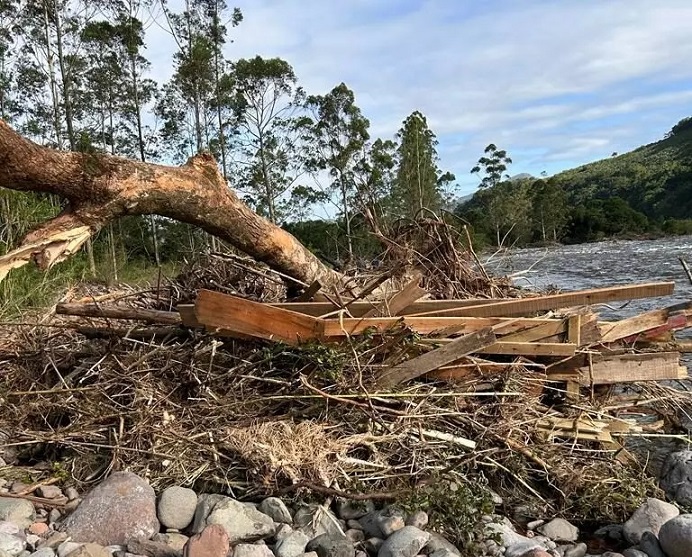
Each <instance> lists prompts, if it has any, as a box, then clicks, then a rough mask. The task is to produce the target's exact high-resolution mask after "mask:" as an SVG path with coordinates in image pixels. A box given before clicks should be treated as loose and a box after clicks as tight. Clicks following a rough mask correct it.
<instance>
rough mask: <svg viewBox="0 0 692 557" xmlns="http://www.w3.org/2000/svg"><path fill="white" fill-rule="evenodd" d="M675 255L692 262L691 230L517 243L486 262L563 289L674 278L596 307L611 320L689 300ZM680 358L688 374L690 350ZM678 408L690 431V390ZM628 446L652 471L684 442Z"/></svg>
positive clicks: (528, 284) (685, 334)
mask: <svg viewBox="0 0 692 557" xmlns="http://www.w3.org/2000/svg"><path fill="white" fill-rule="evenodd" d="M680 257H682V258H683V259H685V260H686V261H687V262H688V263H689V264H690V265H692V236H677V237H668V238H661V239H657V240H636V241H607V242H598V243H593V244H579V245H574V246H555V247H549V248H527V249H519V250H512V251H510V252H502V253H497V254H494V255H489V256H486V257H485V262H486V265H487V267H488V269H489V270H491V271H492V272H493V273H495V274H502V275H506V274H510V275H514V282H515V284H516V285H517V286H522V287H525V288H529V289H538V290H542V289H545V288H547V287H550V286H555V287H557V288H559V289H560V290H563V291H568V290H581V289H587V288H600V287H605V286H616V285H623V284H631V283H635V282H656V281H675V283H676V286H675V291H674V292H673V295H672V296H666V297H660V298H647V299H643V300H632V301H630V302H614V303H613V304H611V305H600V306H596V307H595V309H596V310H597V311H598V312H599V314H600V316H601V317H602V318H603V319H607V320H616V319H623V318H625V317H630V316H632V315H636V314H638V313H642V312H644V311H648V310H652V309H659V308H663V307H666V306H669V305H673V304H677V303H680V302H686V301H692V284H690V281H689V279H688V278H687V274H686V273H685V271H684V269H683V267H682V265H681V264H680V261H679V258H680ZM677 337H678V338H692V329H687V330H686V331H681V332H678V333H677ZM682 361H683V362H684V364H686V365H687V368H688V369H689V370H690V377H692V354H686V355H684V357H683V359H682ZM673 385H674V386H676V387H677V388H680V389H683V390H688V391H692V380H687V381H676V382H674V383H673ZM681 414H683V415H680V416H679V417H680V418H681V421H682V423H683V425H684V426H685V428H686V429H687V431H688V434H690V433H692V392H691V393H690V410H689V411H688V412H687V414H689V415H685V414H686V413H685V412H681ZM628 448H631V449H633V450H634V452H635V453H636V454H638V455H639V456H640V458H643V459H646V460H647V462H648V464H649V470H650V471H651V472H652V473H655V474H657V473H658V472H659V470H660V466H661V464H662V462H663V460H664V459H665V456H666V455H667V454H668V453H669V452H671V451H673V450H680V449H682V448H687V447H686V444H685V443H684V442H679V441H673V440H662V439H657V440H655V441H646V440H638V441H637V442H636V443H634V444H629V443H628Z"/></svg>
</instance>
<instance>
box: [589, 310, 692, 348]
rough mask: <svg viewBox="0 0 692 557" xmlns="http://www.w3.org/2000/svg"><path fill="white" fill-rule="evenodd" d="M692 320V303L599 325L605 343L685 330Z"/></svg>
mask: <svg viewBox="0 0 692 557" xmlns="http://www.w3.org/2000/svg"><path fill="white" fill-rule="evenodd" d="M691 318H692V302H685V303H682V304H676V305H674V306H670V307H667V308H663V309H657V310H654V311H649V312H646V313H642V314H641V315H635V316H634V317H629V318H627V319H622V320H620V321H615V322H610V323H608V322H602V323H599V326H600V329H601V341H602V342H604V343H609V342H616V341H618V340H624V339H628V338H630V337H633V336H635V335H639V334H642V333H646V332H651V331H655V330H659V331H661V332H664V331H663V330H662V329H665V330H666V331H671V330H676V329H684V328H685V327H687V326H688V321H689V319H691Z"/></svg>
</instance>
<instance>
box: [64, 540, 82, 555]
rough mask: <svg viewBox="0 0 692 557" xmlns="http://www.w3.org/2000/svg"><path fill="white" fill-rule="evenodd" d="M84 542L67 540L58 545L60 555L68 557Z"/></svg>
mask: <svg viewBox="0 0 692 557" xmlns="http://www.w3.org/2000/svg"><path fill="white" fill-rule="evenodd" d="M82 545H84V544H82V543H77V542H71V541H66V542H63V543H61V544H60V545H59V546H58V557H67V556H68V555H69V554H70V553H72V552H73V551H75V550H77V549H79V548H80V547H81V546H82Z"/></svg>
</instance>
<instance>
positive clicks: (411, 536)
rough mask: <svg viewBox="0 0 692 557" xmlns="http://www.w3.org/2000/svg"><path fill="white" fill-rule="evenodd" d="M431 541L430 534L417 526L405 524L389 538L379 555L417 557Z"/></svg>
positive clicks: (379, 556)
mask: <svg viewBox="0 0 692 557" xmlns="http://www.w3.org/2000/svg"><path fill="white" fill-rule="evenodd" d="M428 541H430V534H428V533H427V532H423V530H420V529H418V528H416V527H415V526H404V527H403V528H401V529H400V530H397V531H396V532H394V533H393V534H392V535H391V536H389V538H387V539H386V540H385V541H384V543H383V544H382V547H380V550H379V552H378V553H377V557H416V555H418V554H419V553H420V551H421V549H423V547H425V544H427V543H428Z"/></svg>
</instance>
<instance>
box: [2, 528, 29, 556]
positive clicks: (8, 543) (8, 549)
mask: <svg viewBox="0 0 692 557" xmlns="http://www.w3.org/2000/svg"><path fill="white" fill-rule="evenodd" d="M25 546H26V544H25V542H24V540H23V539H21V538H19V537H18V536H15V535H12V534H5V533H4V532H0V551H4V552H5V553H6V554H7V555H9V556H10V557H17V555H19V554H20V553H21V552H22V551H24V548H25Z"/></svg>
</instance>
